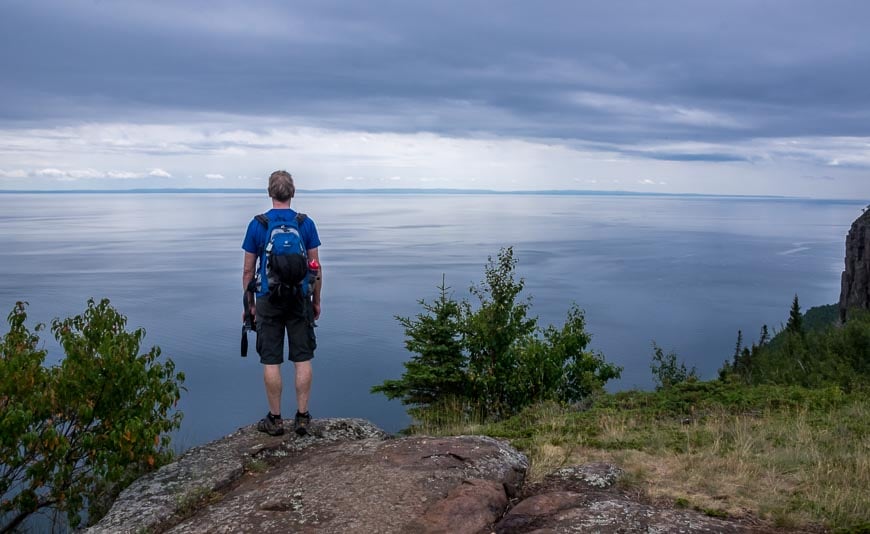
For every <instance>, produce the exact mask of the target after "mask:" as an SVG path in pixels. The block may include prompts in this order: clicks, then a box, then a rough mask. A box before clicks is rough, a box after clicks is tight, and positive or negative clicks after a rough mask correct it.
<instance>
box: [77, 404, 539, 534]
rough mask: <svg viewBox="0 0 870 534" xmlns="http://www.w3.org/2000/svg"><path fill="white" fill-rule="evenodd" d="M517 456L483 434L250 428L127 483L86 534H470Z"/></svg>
mask: <svg viewBox="0 0 870 534" xmlns="http://www.w3.org/2000/svg"><path fill="white" fill-rule="evenodd" d="M527 468H528V463H527V460H526V457H525V456H523V455H522V454H520V453H519V452H517V451H516V450H515V449H513V448H512V447H510V446H509V445H507V444H506V443H503V442H501V441H498V440H495V439H492V438H488V437H484V436H458V437H451V438H426V437H408V438H401V439H389V438H388V437H387V436H386V434H384V432H382V431H380V430H379V429H377V428H376V427H374V426H373V425H371V424H370V423H368V422H366V421H363V420H352V419H326V420H315V421H314V422H313V423H312V427H311V436H308V437H304V438H298V437H296V436H295V435H293V434H290V435H286V436H283V437H275V438H273V437H269V436H266V435H265V434H262V433H259V432H257V431H256V430H255V429H254V427H246V428H242V429H240V430H239V431H237V432H235V433H233V434H232V435H230V436H227V437H226V438H223V439H221V440H218V441H216V442H213V443H211V444H208V445H205V446H203V447H199V448H197V449H193V450H191V451H188V452H187V453H185V454H184V455H183V456H182V457H181V458H179V460H178V461H177V462H175V463H173V464H170V465H167V466H164V467H163V468H161V469H159V470H158V471H156V472H155V473H152V474H150V475H148V476H145V477H143V478H142V479H140V480H138V481H136V482H135V483H134V484H133V485H131V486H130V487H129V488H127V489H126V490H124V492H122V493H121V495H120V497H119V499H118V501H117V502H116V503H115V505H114V506H113V507H112V509H111V510H110V511H109V513H108V514H107V515H106V517H104V518H103V519H102V520H101V521H100V522H99V523H98V524H97V525H95V526H94V527H93V528H91V529H90V530H89V531H88V532H91V533H109V532H111V533H118V532H129V533H138V532H155V531H157V532H173V533H193V532H228V533H230V532H232V533H236V532H457V533H462V532H468V533H473V532H478V531H479V530H481V529H483V528H485V527H486V526H487V525H491V524H493V523H495V522H496V521H497V520H498V519H499V518H500V517H501V516H502V515H503V514H504V512H505V510H506V509H507V506H508V503H509V500H510V499H511V498H512V497H515V496H516V494H517V492H518V491H519V489H520V488H521V487H522V484H523V478H524V476H525V472H526V469H527Z"/></svg>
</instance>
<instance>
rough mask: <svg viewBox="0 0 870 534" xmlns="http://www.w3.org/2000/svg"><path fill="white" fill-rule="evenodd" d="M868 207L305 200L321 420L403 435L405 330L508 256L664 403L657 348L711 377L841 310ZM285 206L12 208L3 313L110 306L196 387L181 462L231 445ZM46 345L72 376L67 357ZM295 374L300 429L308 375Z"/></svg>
mask: <svg viewBox="0 0 870 534" xmlns="http://www.w3.org/2000/svg"><path fill="white" fill-rule="evenodd" d="M863 205H864V203H863V202H834V201H811V200H769V199H734V198H700V197H699V198H691V197H689V198H683V197H673V198H672V197H641V196H539V195H456V194H446V195H434V194H433V195H372V194H314V193H309V194H306V193H304V192H303V193H300V195H299V197H298V198H297V199H296V200H295V201H294V208H296V209H298V210H299V211H303V212H305V213H307V214H309V216H310V217H312V218H313V219H314V221H315V222H316V223H317V226H318V229H319V232H320V237H321V240H322V241H323V246H322V247H321V251H320V256H321V259H322V263H323V265H324V289H323V315H322V317H321V319H320V321H319V326H318V329H317V333H318V345H319V347H318V350H317V353H316V357H315V360H314V373H315V374H314V380H315V382H314V389H313V393H312V401H311V411H312V414H313V415H314V416H315V417H364V418H367V419H369V420H371V421H373V422H374V423H376V424H377V425H379V426H381V427H382V428H384V429H385V430H388V431H397V430H399V429H401V428H402V427H404V426H407V424H408V423H409V422H410V421H409V419H408V417H407V415H406V414H405V410H404V408H403V407H402V406H401V404H399V403H398V402H389V401H387V400H386V399H385V398H384V397H383V396H380V395H371V394H370V393H369V388H370V387H371V386H372V385H374V384H378V383H380V382H381V381H383V380H384V379H387V378H397V377H399V376H400V375H401V373H402V370H403V367H402V362H403V361H405V360H406V359H407V358H408V357H409V355H408V354H407V353H406V352H405V349H404V346H403V332H402V329H401V327H400V326H399V325H398V323H397V322H396V320H395V318H394V316H395V315H413V314H415V313H417V312H418V311H419V310H420V308H419V305H418V303H417V301H418V300H419V299H421V298H425V299H427V300H429V299H432V298H434V297H435V296H436V295H437V289H436V286H437V285H439V283H440V282H441V275H442V273H443V274H445V275H446V277H447V284H448V285H449V286H451V287H452V288H453V290H454V291H455V295H456V296H457V297H460V298H461V297H465V296H467V295H468V287H469V286H470V285H471V284H472V283H476V282H478V281H480V280H481V278H482V277H483V269H484V265H485V264H486V261H487V257H488V256H495V255H496V254H497V253H498V251H499V249H500V248H501V247H504V246H508V245H513V246H514V250H515V256H516V258H517V259H518V260H519V265H518V273H519V275H520V276H523V277H525V279H526V291H525V294H526V295H529V296H532V297H533V301H532V312H533V313H534V314H536V315H538V317H539V320H540V324H542V325H547V324H550V323H557V324H561V323H562V321H563V320H564V317H565V313H566V312H567V310H568V308H569V305H570V304H571V302H576V303H577V304H578V305H579V306H580V307H581V308H583V309H584V310H585V311H586V317H587V322H588V330H589V331H590V332H591V333H592V334H593V341H592V347H593V348H594V349H596V350H599V351H601V352H602V353H603V354H604V355H605V357H606V358H607V359H608V360H609V361H611V362H614V363H617V364H619V365H622V366H624V367H625V371H624V372H623V377H622V379H621V380H619V381H617V382H613V383H611V384H610V385H609V387H608V389H610V390H615V389H625V388H630V387H640V388H649V387H651V385H652V380H651V376H650V371H649V360H650V355H651V353H652V350H651V343H652V341H653V340H655V341H656V342H657V343H658V344H659V345H660V346H662V347H663V348H665V349H666V350H671V349H673V350H675V351H677V353H678V354H679V356H680V357H681V358H682V359H684V360H685V361H686V362H687V364H689V365H694V366H696V367H697V368H698V370H699V371H700V373H701V375H702V376H703V377H705V378H710V377H713V376H715V373H716V370H717V369H718V368H719V366H720V365H721V364H722V362H723V360H725V359H726V358H728V357H729V356H730V354H731V353H732V351H733V347H734V342H735V339H736V335H737V330H738V329H742V330H743V332H744V338H745V339H747V340H748V341H751V340H753V339H755V338H756V337H757V332H758V331H759V330H760V328H761V325H762V324H768V325H770V326H771V327H779V326H780V325H781V324H782V323H784V322H785V320H786V318H787V316H788V309H789V305H790V304H791V300H792V298H793V296H794V295H795V293H797V294H798V295H799V297H800V301H801V304H802V307H803V308H804V309H806V308H808V307H811V306H816V305H821V304H830V303H833V302H836V301H837V299H838V297H839V287H840V273H841V272H842V270H843V254H844V242H845V236H846V234H847V232H848V229H849V225H850V224H851V222H852V221H853V220H854V219H855V218H856V217H857V216H858V215H860V213H861V208H862V207H863ZM269 207H270V203H269V199H268V198H267V197H265V195H260V194H217V193H215V194H207V193H196V194H33V195H31V194H0V309H2V310H0V311H2V313H3V315H4V317H5V315H6V314H7V313H8V312H9V311H10V310H11V309H12V306H13V304H14V302H15V301H16V300H27V301H29V302H30V306H29V308H28V314H29V317H30V319H31V324H35V323H36V322H37V321H39V322H46V323H47V322H49V321H50V320H51V319H52V318H53V317H66V316H69V315H73V314H77V313H80V312H81V311H82V310H84V307H85V302H86V300H87V299H88V298H89V297H95V298H97V299H99V298H101V297H108V298H110V299H111V301H112V303H113V305H115V307H117V308H118V309H119V310H120V311H121V312H122V313H124V314H125V315H127V317H128V324H129V325H130V326H131V327H139V326H141V327H144V328H145V329H146V331H147V335H146V337H145V344H146V346H151V345H158V346H160V347H161V348H162V349H163V354H164V355H166V356H169V357H171V358H172V359H173V360H174V361H175V362H176V364H177V367H178V368H179V369H180V370H182V371H184V373H185V374H186V375H187V380H186V383H185V386H186V388H187V392H186V393H185V394H184V396H183V399H182V401H181V403H180V409H181V410H182V411H183V412H184V414H185V417H184V422H183V424H182V427H181V430H180V431H179V432H178V435H177V437H176V443H177V445H179V446H181V447H182V448H186V447H189V446H193V445H197V444H201V443H203V442H206V441H209V440H211V439H215V438H217V437H220V436H223V435H225V434H227V433H229V432H231V431H233V430H235V429H236V428H238V427H240V426H243V425H246V424H250V423H252V422H254V421H256V420H257V419H259V418H260V417H262V416H263V414H264V413H265V411H266V402H265V397H264V393H263V387H262V374H261V369H260V365H259V363H258V360H257V358H256V355H255V354H254V351H253V348H252V349H251V354H250V355H249V357H248V358H246V359H245V358H240V357H239V337H240V322H239V321H240V315H241V289H240V286H241V266H242V250H241V248H240V247H241V242H242V238H243V236H244V231H245V227H246V225H247V223H248V221H249V220H250V219H251V217H252V216H253V215H255V214H257V213H260V212H263V211H265V210H267V209H268V208H269ZM5 330H6V324H5V322H4V323H3V325H2V326H0V331H5ZM49 335H50V334H49ZM251 340H252V341H253V338H251ZM46 348H48V349H49V351H50V356H49V361H50V362H56V361H57V360H58V358H59V357H60V354H59V351H58V349H57V347H56V345H55V344H54V342H53V340H47V341H46ZM284 372H285V374H284V377H285V392H284V406H283V411H284V412H285V413H288V414H289V413H292V412H293V410H294V409H295V405H294V397H293V391H292V368H291V367H290V366H285V368H284Z"/></svg>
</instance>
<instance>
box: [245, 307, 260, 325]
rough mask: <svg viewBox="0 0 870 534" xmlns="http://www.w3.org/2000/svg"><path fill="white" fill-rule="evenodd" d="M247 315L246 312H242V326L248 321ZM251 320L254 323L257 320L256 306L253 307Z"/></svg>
mask: <svg viewBox="0 0 870 534" xmlns="http://www.w3.org/2000/svg"><path fill="white" fill-rule="evenodd" d="M245 315H246V314H245V312H242V324H244V323H245V320H246V317H245ZM251 320H252V321H256V320H257V307H256V306H251Z"/></svg>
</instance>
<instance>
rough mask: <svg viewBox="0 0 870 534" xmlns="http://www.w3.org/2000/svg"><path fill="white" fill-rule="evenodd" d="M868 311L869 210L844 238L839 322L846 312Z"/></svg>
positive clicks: (869, 267) (869, 282)
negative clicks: (844, 256) (844, 265)
mask: <svg viewBox="0 0 870 534" xmlns="http://www.w3.org/2000/svg"><path fill="white" fill-rule="evenodd" d="M854 308H860V309H864V310H867V309H870V209H868V210H867V211H865V212H864V214H863V215H861V216H860V217H858V218H857V219H855V222H853V223H852V228H851V229H850V230H849V235H848V236H847V237H846V269H845V270H844V271H843V276H842V282H841V288H840V321H844V322H845V321H846V315H847V314H848V311H849V310H851V309H854Z"/></svg>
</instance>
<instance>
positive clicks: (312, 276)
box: [308, 260, 320, 297]
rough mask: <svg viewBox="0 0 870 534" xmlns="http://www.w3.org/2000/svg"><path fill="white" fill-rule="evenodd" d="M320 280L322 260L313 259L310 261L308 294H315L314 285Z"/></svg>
mask: <svg viewBox="0 0 870 534" xmlns="http://www.w3.org/2000/svg"><path fill="white" fill-rule="evenodd" d="M318 280H320V262H319V261H317V260H311V261H309V262H308V296H309V297H310V296H312V295H314V286H315V285H316V284H317V281H318Z"/></svg>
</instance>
